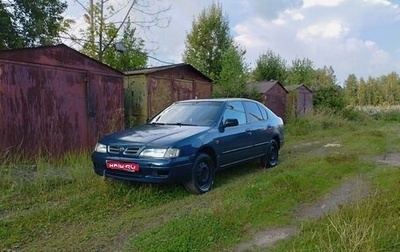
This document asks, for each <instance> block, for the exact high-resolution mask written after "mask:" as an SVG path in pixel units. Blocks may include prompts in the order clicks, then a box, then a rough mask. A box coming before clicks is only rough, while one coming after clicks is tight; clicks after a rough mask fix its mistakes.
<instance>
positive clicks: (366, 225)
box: [0, 113, 400, 251]
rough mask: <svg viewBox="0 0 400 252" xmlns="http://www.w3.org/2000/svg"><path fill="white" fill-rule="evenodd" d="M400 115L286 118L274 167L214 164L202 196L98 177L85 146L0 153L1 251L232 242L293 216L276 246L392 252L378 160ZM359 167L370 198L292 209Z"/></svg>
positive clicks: (393, 143)
mask: <svg viewBox="0 0 400 252" xmlns="http://www.w3.org/2000/svg"><path fill="white" fill-rule="evenodd" d="M385 118H386V117H385ZM397 121H398V120H397V119H396V116H395V115H393V114H391V115H390V120H382V119H380V118H378V119H371V118H369V117H365V116H360V115H354V114H351V116H347V117H346V118H341V117H339V116H337V115H332V114H327V113H326V114H317V115H314V116H309V117H304V118H300V119H297V120H295V121H291V122H289V123H288V124H287V126H286V129H287V130H286V132H287V134H286V137H287V142H286V143H285V146H284V148H283V149H282V150H281V152H280V154H281V162H280V164H279V165H278V166H277V167H275V168H273V169H268V170H264V169H260V168H259V166H258V162H252V163H249V164H245V165H241V166H238V167H235V168H233V169H229V170H225V171H222V172H219V173H217V177H216V182H215V187H214V189H213V190H212V191H211V192H209V193H206V194H204V195H199V196H194V195H190V194H188V193H187V192H186V191H185V189H184V188H183V187H182V186H180V185H147V184H143V185H142V184H133V183H128V182H121V181H113V180H109V179H106V180H104V179H102V178H100V177H99V176H97V175H95V174H94V172H93V170H92V167H91V161H90V153H75V154H71V155H67V156H66V157H64V158H62V159H59V160H51V159H46V158H39V159H36V160H30V161H21V160H20V159H19V158H17V157H16V158H8V159H7V160H5V161H4V162H3V163H1V164H0V171H1V173H2V176H0V251H3V250H18V251H55V250H57V251H223V250H225V251H230V250H234V248H235V247H236V246H237V245H238V244H239V243H242V242H246V241H251V240H253V238H254V235H255V234H256V233H257V232H259V231H262V230H265V229H267V228H275V227H276V228H279V227H286V226H288V225H297V228H298V233H297V234H296V235H295V236H293V237H292V238H290V239H288V240H284V241H280V242H279V243H278V244H276V245H275V246H274V247H273V248H272V251H398V250H399V249H400V235H399V234H400V232H399V231H400V218H399V214H400V212H399V209H400V203H399V202H400V201H399V200H398V199H399V197H400V190H399V189H397V187H398V184H399V183H400V169H399V168H398V167H390V166H386V165H383V164H379V163H377V162H375V161H374V160H373V157H375V156H377V155H382V154H384V153H387V152H400V134H398V125H397V124H396V122H397ZM327 144H336V145H332V146H329V145H328V146H329V147H326V146H327ZM355 176H362V177H363V178H364V179H365V180H367V181H369V182H370V183H371V193H372V194H371V196H370V197H369V198H367V199H365V200H363V201H360V202H356V203H352V204H348V205H346V206H343V207H341V208H340V209H339V210H338V211H335V212H333V213H330V214H328V215H327V216H326V217H323V218H320V219H310V220H303V221H300V220H298V219H296V217H295V216H296V214H295V213H296V211H297V209H298V207H299V205H300V204H303V203H312V202H315V201H317V200H318V199H319V198H321V197H322V196H324V195H325V194H326V193H328V192H329V191H331V190H332V189H333V188H336V187H337V186H339V185H340V184H341V183H342V182H343V181H344V180H346V179H348V178H350V177H355ZM262 250H263V248H260V251H262Z"/></svg>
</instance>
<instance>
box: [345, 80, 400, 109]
mask: <svg viewBox="0 0 400 252" xmlns="http://www.w3.org/2000/svg"><path fill="white" fill-rule="evenodd" d="M344 90H345V97H346V101H347V102H348V103H349V104H350V105H353V106H370V105H372V106H378V105H379V106H391V105H399V104H400V77H399V75H398V74H397V73H395V72H392V73H389V74H387V75H382V76H380V77H378V78H372V77H369V78H368V79H367V80H365V79H364V78H360V79H357V78H356V76H355V75H354V74H351V75H349V76H348V77H347V79H346V81H345V87H344Z"/></svg>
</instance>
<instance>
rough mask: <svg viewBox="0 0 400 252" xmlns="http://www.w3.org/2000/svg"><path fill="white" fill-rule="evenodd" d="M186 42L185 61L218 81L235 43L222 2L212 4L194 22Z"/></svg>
mask: <svg viewBox="0 0 400 252" xmlns="http://www.w3.org/2000/svg"><path fill="white" fill-rule="evenodd" d="M185 44H186V48H185V51H184V53H183V62H185V63H187V64H191V65H192V66H194V67H195V68H197V69H198V70H199V71H200V72H202V73H203V74H205V75H207V76H208V77H209V78H211V79H212V80H214V81H215V82H218V81H219V78H220V74H221V72H222V68H223V64H222V61H223V57H224V54H225V52H226V51H227V50H228V49H229V48H230V47H231V46H232V45H233V39H232V37H231V36H230V31H229V21H228V18H227V17H225V16H224V15H223V14H222V6H221V5H220V4H216V3H213V4H211V6H210V7H209V8H206V9H204V10H203V11H202V12H201V13H200V16H199V17H198V19H197V20H194V21H193V22H192V30H191V31H190V33H188V34H187V37H186V41H185Z"/></svg>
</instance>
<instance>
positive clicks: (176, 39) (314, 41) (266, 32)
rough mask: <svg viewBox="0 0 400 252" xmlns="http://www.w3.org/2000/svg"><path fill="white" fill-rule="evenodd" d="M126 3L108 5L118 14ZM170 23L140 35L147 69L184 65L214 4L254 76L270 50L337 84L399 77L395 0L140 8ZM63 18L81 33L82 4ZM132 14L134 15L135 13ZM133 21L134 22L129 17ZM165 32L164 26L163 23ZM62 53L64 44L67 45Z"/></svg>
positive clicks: (175, 0) (178, 2) (249, 0)
mask: <svg viewBox="0 0 400 252" xmlns="http://www.w3.org/2000/svg"><path fill="white" fill-rule="evenodd" d="M126 1H127V0H108V1H107V2H106V4H112V5H113V6H114V7H119V6H123V3H124V2H125V3H126ZM144 1H146V2H149V3H150V4H151V8H152V9H153V10H154V9H158V10H162V9H165V8H167V7H170V8H169V10H168V11H167V12H165V13H163V16H164V17H166V18H169V19H170V21H169V25H168V26H167V27H166V28H158V27H153V28H150V29H140V28H138V32H139V33H138V35H139V36H140V37H142V38H143V39H144V40H145V41H146V48H147V50H149V51H150V56H151V57H153V58H156V59H157V60H155V59H150V60H149V66H161V65H165V64H167V63H170V64H175V63H182V54H183V52H184V49H185V40H186V36H187V34H188V33H190V31H191V28H192V22H193V21H194V20H197V17H198V16H199V14H200V13H201V11H202V10H204V9H206V8H208V7H209V6H210V5H211V4H212V3H213V2H216V3H220V4H221V5H222V9H223V14H224V15H225V17H227V19H228V21H229V26H230V32H231V36H232V37H233V39H234V41H235V42H236V43H237V44H238V45H240V46H241V47H242V48H243V49H245V50H246V55H245V61H246V63H247V64H248V65H249V67H250V68H254V66H255V65H256V62H257V59H258V58H259V57H260V56H261V55H262V54H265V53H266V52H267V51H268V50H271V51H272V52H274V53H275V54H276V55H279V56H280V57H282V58H283V59H285V60H286V62H287V64H288V66H290V65H291V63H292V61H293V60H295V59H303V58H307V59H310V60H311V61H312V62H313V63H314V67H315V68H323V67H324V66H328V67H329V66H332V68H333V69H334V71H335V74H336V78H337V82H338V84H340V85H342V86H343V85H344V81H345V79H346V78H347V77H348V76H349V75H350V74H355V75H356V77H357V78H364V79H367V78H368V77H374V78H376V77H380V76H382V75H387V74H389V73H391V72H397V73H399V74H400V0H219V1H218V0H144ZM67 2H68V4H69V7H68V10H67V12H66V13H65V16H66V17H67V18H73V19H75V20H76V21H77V22H76V24H75V26H74V28H73V29H74V32H76V31H77V30H78V29H79V27H84V19H83V15H84V13H85V10H84V8H83V7H82V6H81V5H80V4H79V2H80V3H82V4H83V5H87V2H88V0H80V1H79V2H77V0H67ZM134 13H135V12H134ZM134 15H136V17H137V16H138V15H140V14H139V13H137V12H136V13H135V14H134ZM164 24H165V22H164ZM65 43H66V44H67V45H68V42H65Z"/></svg>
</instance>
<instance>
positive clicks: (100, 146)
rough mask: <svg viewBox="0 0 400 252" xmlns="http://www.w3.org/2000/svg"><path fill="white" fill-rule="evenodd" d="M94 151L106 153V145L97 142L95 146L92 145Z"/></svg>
mask: <svg viewBox="0 0 400 252" xmlns="http://www.w3.org/2000/svg"><path fill="white" fill-rule="evenodd" d="M94 151H95V152H100V153H107V145H105V144H101V143H97V144H96V147H94Z"/></svg>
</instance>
